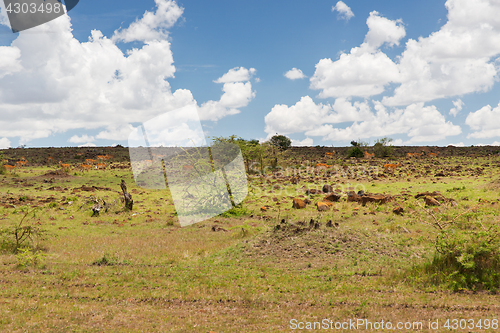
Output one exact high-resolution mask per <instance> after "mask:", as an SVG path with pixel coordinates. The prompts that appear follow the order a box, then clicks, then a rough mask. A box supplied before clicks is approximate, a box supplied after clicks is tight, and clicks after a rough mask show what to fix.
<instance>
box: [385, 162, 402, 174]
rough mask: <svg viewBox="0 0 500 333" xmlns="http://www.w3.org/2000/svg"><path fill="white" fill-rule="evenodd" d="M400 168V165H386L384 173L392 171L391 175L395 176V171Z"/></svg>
mask: <svg viewBox="0 0 500 333" xmlns="http://www.w3.org/2000/svg"><path fill="white" fill-rule="evenodd" d="M398 166H399V163H397V164H384V172H386V171H387V170H391V173H392V174H394V170H396V168H397V167H398Z"/></svg>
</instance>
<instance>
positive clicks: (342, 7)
mask: <svg viewBox="0 0 500 333" xmlns="http://www.w3.org/2000/svg"><path fill="white" fill-rule="evenodd" d="M335 11H337V12H338V13H339V16H338V17H339V18H341V19H344V20H346V21H349V20H350V19H351V18H353V17H354V13H353V12H352V10H351V8H350V7H349V6H348V5H346V4H345V3H344V2H343V1H339V2H337V4H335V6H333V7H332V12H335Z"/></svg>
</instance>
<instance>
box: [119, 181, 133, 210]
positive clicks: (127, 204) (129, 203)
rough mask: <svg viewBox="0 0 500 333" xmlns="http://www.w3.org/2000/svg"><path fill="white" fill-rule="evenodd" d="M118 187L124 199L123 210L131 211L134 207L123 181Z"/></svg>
mask: <svg viewBox="0 0 500 333" xmlns="http://www.w3.org/2000/svg"><path fill="white" fill-rule="evenodd" d="M120 187H121V188H122V191H123V198H124V199H125V208H126V209H128V210H132V207H133V206H134V200H132V195H131V194H130V193H128V192H127V184H125V181H124V180H123V179H122V182H121V184H120Z"/></svg>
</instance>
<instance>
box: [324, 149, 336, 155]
mask: <svg viewBox="0 0 500 333" xmlns="http://www.w3.org/2000/svg"><path fill="white" fill-rule="evenodd" d="M334 155H335V150H333V151H332V152H331V153H325V157H328V156H331V157H333V156H334Z"/></svg>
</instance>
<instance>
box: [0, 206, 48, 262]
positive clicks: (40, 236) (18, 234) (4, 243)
mask: <svg viewBox="0 0 500 333" xmlns="http://www.w3.org/2000/svg"><path fill="white" fill-rule="evenodd" d="M31 213H33V217H35V212H33V211H32V212H30V211H28V212H27V213H26V214H24V216H23V218H22V219H21V221H20V222H19V224H15V225H13V226H11V227H5V228H3V229H0V242H1V243H0V248H1V249H2V250H3V251H8V252H12V253H18V252H19V251H20V250H21V249H26V248H29V249H33V250H39V249H41V245H40V244H41V241H44V240H46V238H47V231H46V230H44V229H42V228H40V227H38V226H36V225H26V224H24V221H25V219H26V217H27V216H28V215H29V214H31Z"/></svg>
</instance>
